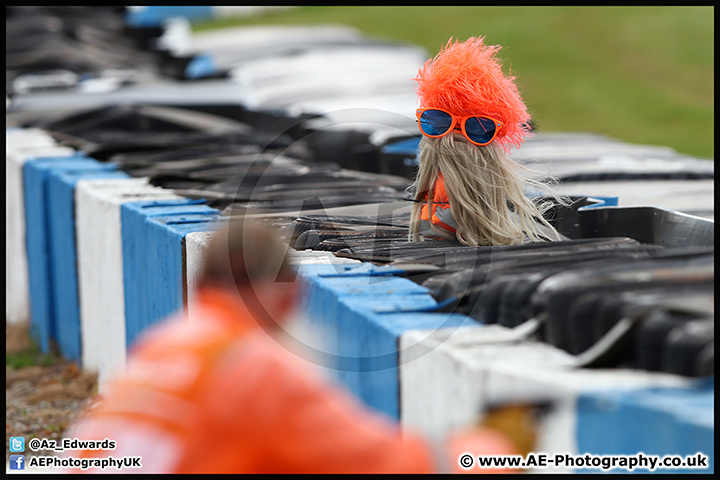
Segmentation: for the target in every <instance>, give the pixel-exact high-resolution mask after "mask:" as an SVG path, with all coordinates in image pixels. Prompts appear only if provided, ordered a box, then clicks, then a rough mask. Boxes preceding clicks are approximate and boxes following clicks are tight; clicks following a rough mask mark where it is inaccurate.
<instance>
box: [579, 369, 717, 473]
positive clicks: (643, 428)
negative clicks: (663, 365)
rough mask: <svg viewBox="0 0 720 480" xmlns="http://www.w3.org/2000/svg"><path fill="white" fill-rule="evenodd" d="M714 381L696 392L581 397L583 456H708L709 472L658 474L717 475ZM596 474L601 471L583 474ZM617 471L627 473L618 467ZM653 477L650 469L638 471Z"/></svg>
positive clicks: (650, 391)
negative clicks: (588, 454)
mask: <svg viewBox="0 0 720 480" xmlns="http://www.w3.org/2000/svg"><path fill="white" fill-rule="evenodd" d="M713 387H714V378H710V379H707V380H705V381H704V382H700V383H699V385H698V386H697V388H688V389H679V388H648V389H641V390H632V391H626V390H617V391H610V392H607V391H605V392H587V393H583V394H581V395H580V396H579V398H578V405H577V438H578V453H585V452H589V453H592V454H594V455H636V454H637V453H639V452H642V453H644V454H646V455H659V456H664V455H680V456H692V455H695V454H697V453H702V454H704V455H707V456H708V457H709V458H708V467H709V468H708V469H699V470H697V469H691V468H673V469H664V468H663V469H662V470H655V472H656V473H712V472H714V451H715V440H714V431H715V413H714V412H715V408H714V406H715V393H714V389H713ZM579 471H580V472H583V473H585V472H587V473H597V472H599V471H600V470H594V469H590V470H579ZM613 471H614V472H627V470H623V469H616V470H613ZM634 471H636V472H639V473H648V472H649V470H648V469H638V470H634Z"/></svg>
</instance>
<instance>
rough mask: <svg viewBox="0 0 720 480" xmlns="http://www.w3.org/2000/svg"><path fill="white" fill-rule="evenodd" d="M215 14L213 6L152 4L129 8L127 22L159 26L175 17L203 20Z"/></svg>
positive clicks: (135, 25)
mask: <svg viewBox="0 0 720 480" xmlns="http://www.w3.org/2000/svg"><path fill="white" fill-rule="evenodd" d="M213 15H214V13H213V7H211V6H188V5H175V6H160V5H151V6H144V7H137V8H135V9H131V10H128V11H127V12H126V14H125V22H126V23H127V24H128V25H130V26H133V27H159V26H161V25H162V24H163V22H164V21H165V20H167V19H169V18H173V17H185V18H187V19H188V20H203V19H207V18H211V17H212V16H213Z"/></svg>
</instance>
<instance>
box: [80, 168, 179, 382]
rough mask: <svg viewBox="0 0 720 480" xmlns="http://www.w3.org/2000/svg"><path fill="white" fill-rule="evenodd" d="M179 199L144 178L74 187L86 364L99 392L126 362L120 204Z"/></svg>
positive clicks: (92, 181)
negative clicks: (93, 373) (94, 372)
mask: <svg viewBox="0 0 720 480" xmlns="http://www.w3.org/2000/svg"><path fill="white" fill-rule="evenodd" d="M167 198H180V197H178V196H177V195H175V194H173V193H172V192H170V191H168V190H165V189H162V188H158V187H154V186H152V185H150V184H149V183H148V182H147V179H146V178H132V179H130V178H129V179H120V180H80V181H79V182H78V183H77V186H76V189H75V199H76V202H75V203H76V238H77V256H78V287H79V300H80V322H81V333H82V335H81V337H82V347H83V348H82V352H83V355H82V364H83V368H85V369H86V370H90V371H96V372H98V385H99V390H100V391H102V390H103V389H104V387H105V385H106V383H107V380H108V378H109V377H110V376H111V375H112V374H113V373H114V372H116V371H118V370H120V369H122V367H123V366H124V364H125V354H126V349H127V347H126V342H125V293H124V287H123V263H122V243H121V242H122V237H121V225H120V206H121V205H122V204H123V203H125V202H132V201H139V200H154V199H167Z"/></svg>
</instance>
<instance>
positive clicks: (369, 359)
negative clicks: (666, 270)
mask: <svg viewBox="0 0 720 480" xmlns="http://www.w3.org/2000/svg"><path fill="white" fill-rule="evenodd" d="M21 133H22V134H21ZM21 138H22V139H24V140H27V141H30V142H33V143H34V142H38V143H42V142H45V144H46V146H45V147H37V146H36V147H34V148H33V149H30V148H28V147H27V144H25V145H24V146H19V145H18V141H19V140H20V139H21ZM48 138H49V137H48V136H44V135H42V134H41V132H37V131H32V130H27V131H22V132H19V131H17V130H14V129H13V130H8V132H7V140H8V148H9V150H8V152H9V156H8V158H9V160H11V161H9V162H8V169H11V167H12V168H14V169H15V170H14V171H15V174H16V178H17V175H18V174H21V176H22V180H23V181H22V182H21V185H22V187H23V191H24V194H23V195H22V196H19V195H17V193H18V192H17V191H14V193H13V191H10V190H9V191H8V195H10V194H11V193H13V195H14V198H24V201H23V202H21V203H20V204H17V203H15V204H11V203H9V204H8V209H9V211H10V210H12V211H13V212H15V213H14V214H15V216H16V217H20V218H24V219H25V222H26V224H27V241H28V244H27V258H28V268H29V271H28V273H29V277H30V284H31V288H30V289H29V298H30V301H29V302H28V303H29V306H30V309H31V312H32V316H31V324H32V325H33V332H35V334H36V335H38V338H39V339H41V341H42V343H41V344H42V345H43V348H48V347H47V345H46V344H48V343H50V342H51V339H52V340H53V341H55V342H57V344H58V348H59V349H60V351H61V352H62V353H63V355H66V356H68V357H70V358H76V359H78V362H79V363H80V364H81V365H82V366H83V368H86V369H91V370H96V371H98V372H99V375H100V381H101V385H102V383H103V382H106V381H107V379H108V378H109V377H110V376H111V375H112V374H113V373H115V372H117V371H118V370H119V369H121V368H122V364H123V363H124V359H125V354H126V351H127V348H128V346H129V345H131V343H132V341H133V340H134V339H136V338H137V335H138V334H139V333H141V332H142V330H143V329H144V328H147V327H148V326H149V325H151V324H153V323H154V322H156V321H159V320H160V319H161V318H163V317H164V316H165V315H168V314H170V313H172V312H173V311H176V310H178V309H181V308H187V309H188V310H189V311H190V312H192V308H193V307H192V294H191V293H192V285H193V281H194V277H195V276H196V275H197V271H198V269H199V268H200V266H201V264H202V256H203V252H204V249H205V248H206V246H207V242H208V240H209V239H210V238H211V236H212V230H213V228H214V225H216V223H214V222H216V221H218V219H220V218H221V214H220V211H219V210H217V209H214V208H211V207H208V206H207V205H206V203H205V202H204V201H202V200H193V199H189V198H187V197H183V196H180V195H177V194H176V193H174V192H173V191H171V190H168V189H164V188H161V187H157V186H153V185H151V184H150V182H149V179H148V178H147V177H130V176H129V175H128V174H127V173H124V172H122V171H119V170H118V168H117V165H114V164H113V163H112V162H110V163H108V162H98V161H96V160H94V159H92V158H90V157H87V156H84V155H83V154H80V153H78V152H68V149H65V150H59V148H60V147H58V146H57V145H56V144H54V143H53V142H49V141H48V140H47V139H48ZM43 148H45V149H46V151H47V152H62V153H65V154H66V155H65V156H45V155H44V153H43ZM21 152H33V153H32V155H38V156H37V157H31V158H28V157H27V156H26V157H23V156H22V153H21ZM51 154H52V153H51ZM18 159H23V160H24V161H22V160H18ZM19 164H21V167H22V168H20V165H19ZM382 205H383V204H379V206H378V205H376V206H373V207H370V208H369V210H368V209H366V210H367V213H370V214H369V215H367V214H366V215H361V216H359V217H350V218H349V220H348V221H350V222H351V223H354V224H355V225H356V226H357V227H363V223H365V226H366V225H367V222H370V223H371V224H374V225H375V227H377V225H378V223H379V224H380V226H382V225H383V224H385V227H386V228H390V229H391V231H392V229H393V228H398V226H399V225H402V224H403V222H405V221H406V214H405V213H403V210H402V209H403V208H405V209H406V210H407V206H406V205H403V204H402V203H401V204H397V203H396V204H394V206H390V205H387V206H386V207H382ZM383 208H386V209H387V210H383ZM594 208H595V209H597V211H598V212H602V211H607V210H612V209H613V208H616V209H618V211H622V209H620V208H618V207H602V206H601V207H597V206H596V207H594ZM393 209H395V211H394V212H393ZM373 210H374V211H375V212H382V211H385V212H392V213H390V214H388V213H385V214H381V215H379V216H378V215H377V214H376V215H372V214H371V213H372V211H373ZM580 210H581V213H582V212H584V210H583V209H580ZM590 210H593V209H592V208H591V209H590ZM346 211H347V210H346V209H345V210H344V209H343V207H338V208H335V209H328V210H326V211H325V212H316V213H313V212H304V213H303V214H301V213H297V214H294V213H290V214H284V213H278V214H275V215H276V216H275V217H274V218H276V219H277V220H276V223H277V224H278V225H292V222H293V221H295V222H296V223H297V222H298V221H310V222H311V224H310V227H312V228H311V229H309V230H308V229H305V230H303V231H302V232H300V231H299V232H300V233H299V234H297V235H294V238H295V241H297V240H298V239H299V238H300V237H301V236H302V235H304V234H306V233H308V232H311V231H313V230H312V229H313V228H314V229H315V231H322V228H321V227H322V226H325V227H330V228H338V226H340V225H341V223H342V221H343V219H344V218H345V217H346V216H345V215H344V213H345V212H346ZM575 213H576V214H577V211H576V212H575ZM662 213H664V214H665V215H669V216H672V214H673V213H675V212H669V211H665V212H662ZM260 215H262V214H260ZM269 215H273V214H269ZM303 215H304V216H303ZM323 215H325V217H323ZM328 215H329V216H328ZM680 215H682V214H680ZM684 217H687V216H684ZM10 218H11V216H9V217H8V219H10ZM267 218H273V217H270V216H268V217H267ZM688 218H689V217H688ZM303 219H305V220H303ZM328 220H329V221H328ZM698 220H700V219H698ZM323 222H324V223H323ZM703 222H709V221H701V222H698V225H700V224H702V225H703V226H707V225H706V224H705V223H703ZM710 223H711V222H710ZM610 224H611V225H613V222H610ZM662 224H663V225H664V224H667V221H664V222H662ZM285 228H289V227H287V226H286V227H285ZM302 228H305V227H302ZM301 230H302V229H301ZM660 230H662V229H660ZM359 231H361V230H359ZM656 231H657V229H656ZM691 231H695V230H691ZM697 231H700V230H697ZM41 232H46V234H44V235H43V234H41ZM287 233H288V235H289V236H288V238H289V239H291V238H292V237H293V234H292V232H291V230H287ZM658 233H661V232H658ZM616 238H617V237H606V238H598V237H597V236H596V237H595V238H588V239H581V238H579V239H576V240H571V241H570V243H573V242H576V248H580V249H582V248H586V249H592V246H594V247H595V248H596V249H598V248H599V251H603V250H602V249H603V248H605V249H607V250H606V251H620V250H623V249H627V250H628V251H630V250H632V249H633V248H634V249H636V250H637V246H636V245H638V242H637V241H631V240H630V239H625V240H617V239H616ZM661 238H663V236H662V235H658V236H657V237H656V238H654V240H657V239H661ZM696 238H697V239H698V243H700V244H703V243H704V244H706V245H707V243H708V242H711V238H708V237H707V235H705V236H703V235H699V236H697V237H696ZM41 239H42V240H43V241H38V240H41ZM330 240H333V239H327V240H324V241H330ZM391 240H392V241H390V242H389V243H388V242H383V241H380V242H378V243H375V244H373V243H372V242H371V243H369V244H368V243H367V242H365V243H363V241H362V239H358V238H354V239H353V240H351V239H347V238H346V239H344V240H343V241H344V242H345V247H346V248H344V249H339V250H337V251H336V253H335V254H334V255H329V254H327V253H322V252H321V251H319V250H315V254H314V255H311V253H312V252H311V251H306V252H305V254H304V255H300V254H297V256H294V257H293V258H294V260H293V263H295V264H296V265H297V271H298V273H299V275H300V277H301V279H302V281H303V282H304V284H305V285H306V288H305V295H304V297H303V301H302V308H301V310H302V313H303V322H305V324H304V328H307V329H308V330H309V331H314V332H315V331H319V332H324V334H323V335H322V336H321V337H318V338H316V339H314V340H312V341H309V342H307V345H308V346H309V347H311V348H310V350H312V352H313V353H312V355H314V357H313V358H315V359H316V360H317V361H318V362H319V363H320V364H321V365H322V366H324V367H327V368H328V369H329V371H330V372H331V373H332V374H333V376H334V377H335V378H336V379H337V380H338V381H339V382H341V383H343V384H344V385H346V386H347V387H348V388H349V389H350V390H351V391H352V392H353V393H354V394H355V395H357V396H358V397H359V398H360V399H362V400H363V401H364V402H365V403H366V404H367V405H369V406H371V407H372V408H374V409H376V410H377V411H379V412H382V413H384V414H386V415H388V416H390V417H393V418H396V419H398V420H400V422H401V424H402V425H403V427H404V428H411V429H413V430H420V431H422V432H424V433H425V434H427V435H428V436H430V437H431V438H441V437H443V436H444V435H446V434H447V433H448V432H449V431H451V430H452V429H455V428H460V427H463V426H467V425H468V424H470V423H472V422H473V421H474V419H476V418H477V416H478V415H479V414H480V412H481V411H482V410H483V409H484V408H485V407H487V406H489V405H492V404H494V403H502V402H507V401H510V400H511V401H538V400H540V399H542V400H548V399H550V400H552V404H553V410H552V411H551V413H550V414H549V416H548V417H547V419H546V421H545V422H544V423H543V425H544V426H543V428H542V431H541V432H540V441H539V444H538V449H540V450H543V451H548V452H557V451H563V452H575V453H584V452H592V453H596V454H616V453H617V454H623V453H627V454H630V453H637V452H638V451H642V452H644V453H646V454H650V453H652V454H658V455H662V454H671V453H672V454H693V453H696V451H701V452H703V453H708V454H710V452H711V451H712V432H713V430H714V425H713V416H712V414H711V412H710V410H709V409H710V408H712V405H713V401H714V396H713V394H712V387H711V386H710V387H709V386H708V385H711V380H710V379H711V378H712V377H709V379H708V378H706V379H704V380H703V379H693V378H689V377H687V376H683V375H679V374H678V373H680V372H676V373H665V372H658V371H650V369H648V370H642V369H638V368H628V367H613V368H595V369H590V368H577V365H576V362H577V357H576V356H574V355H571V354H570V353H569V352H566V351H565V350H563V349H561V348H557V347H556V346H554V345H552V344H551V343H548V342H547V341H540V340H539V339H533V338H528V337H527V335H523V332H522V331H520V330H521V329H522V328H523V327H522V325H521V326H518V327H515V328H508V327H506V326H503V325H502V324H488V323H487V322H483V321H479V320H478V319H477V318H473V317H472V316H468V315H466V314H463V313H457V312H452V311H444V308H446V305H443V302H442V300H438V299H437V298H436V297H435V296H434V295H433V290H432V289H430V288H427V287H424V286H423V285H421V284H420V283H418V282H417V281H415V280H416V278H415V277H414V276H413V274H417V272H418V270H412V268H411V265H413V264H414V265H415V266H416V267H417V265H418V262H420V261H422V260H423V259H428V258H434V257H433V255H435V256H438V255H437V252H432V253H431V252H429V251H428V252H426V253H422V252H420V253H418V252H419V250H423V248H424V249H425V250H426V251H427V250H428V248H427V245H426V246H424V247H420V246H419V245H418V246H415V247H412V245H411V244H407V243H406V245H408V247H412V248H410V249H409V250H408V253H410V256H409V257H407V259H405V260H403V259H402V258H400V257H402V255H401V252H403V251H404V250H403V247H401V244H402V242H404V238H400V237H398V236H397V234H395V236H394V237H392V239H391ZM645 240H646V241H647V240H648V239H645ZM353 241H357V242H359V243H358V245H360V246H359V247H357V248H355V247H354V246H353V245H354V244H353ZM33 242H36V243H33ZM392 242H395V243H392ZM603 242H604V243H603ZM362 245H366V246H365V247H363V246H362ZM582 245H587V246H586V247H581V246H582ZM605 245H606V246H605ZM644 245H645V246H644V247H643V248H641V249H640V250H638V251H642V250H643V249H644V250H646V251H647V252H649V253H648V254H649V255H651V256H652V255H653V252H655V251H656V249H657V248H659V249H667V247H662V246H661V245H657V244H656V245H657V247H656V248H654V247H653V245H652V244H647V243H646V244H644ZM17 247H18V246H17V245H16V246H15V248H16V250H17V251H21V250H22V248H17ZM19 247H22V245H20V246H19ZM316 247H317V245H316ZM363 248H365V249H366V250H367V249H368V248H369V249H370V250H372V249H373V248H374V249H376V250H378V251H377V254H378V255H379V254H381V253H382V251H383V249H385V250H384V251H386V252H387V251H394V252H396V254H397V255H400V257H398V256H397V255H396V257H395V258H390V257H387V258H386V261H384V262H381V264H373V263H367V262H357V261H355V262H353V263H343V262H350V261H352V260H348V259H352V257H353V255H354V254H355V253H354V252H359V253H358V258H362V255H366V254H363V253H362V252H363ZM503 248H505V249H507V248H512V247H499V249H500V250H498V252H496V253H495V254H494V255H496V256H497V255H500V254H501V252H502V249H503ZM618 248H619V249H620V250H617V249H618ZM703 248H706V253H707V248H708V247H703ZM418 249H419V250H418ZM447 250H448V252H446V254H443V255H442V256H443V259H442V261H443V262H444V263H441V264H438V265H441V266H444V267H450V266H451V265H453V264H462V263H463V262H467V260H462V258H463V257H462V256H460V257H458V259H457V260H453V258H454V256H453V255H457V252H461V253H462V251H463V250H466V251H467V250H473V251H474V252H475V254H477V251H478V250H479V249H473V248H472V247H463V246H458V247H452V246H451V245H448V248H447ZM681 250H683V249H681ZM684 250H685V251H686V250H687V249H684ZM451 251H454V252H456V253H455V254H452V253H450V252H451ZM709 251H712V248H710V250H709ZM412 252H415V253H412ZM668 254H669V252H668ZM8 255H10V251H8ZM338 255H340V256H338ZM428 255H430V257H428ZM465 255H467V254H465ZM526 255H527V254H526ZM378 258H380V257H378V256H377V255H376V256H375V261H377V259H378ZM526 258H527V257H526ZM699 258H702V257H699ZM73 259H75V260H73ZM387 260H390V261H389V262H388V261H387ZM433 261H435V260H433ZM319 262H322V263H319ZM698 262H700V264H701V265H702V260H698ZM496 263H497V262H496ZM74 265H75V267H74ZM425 265H430V264H425ZM707 265H709V264H707ZM42 266H44V268H41V267H42ZM426 268H428V267H426ZM452 268H454V267H452ZM406 269H408V270H406ZM408 272H410V274H408ZM568 273H570V272H568ZM695 274H696V275H697V272H696V273H695ZM16 278H18V277H15V278H13V281H12V283H15V282H17V280H16ZM41 279H42V280H41ZM42 282H46V283H44V284H42V285H41V283H42ZM42 286H44V289H43V288H41V287H42ZM73 289H75V291H76V292H77V293H76V295H75V297H73V295H72V294H71V293H72V291H73ZM692 292H695V293H696V292H697V290H692V291H691V293H692ZM662 312H663V310H656V311H655V313H654V315H655V318H657V317H658V315H660V314H661V313H662ZM670 313H671V312H670V311H667V312H666V313H665V314H666V315H667V314H670ZM676 315H677V314H676ZM191 320H192V315H191ZM655 323H657V320H655ZM685 324H687V322H684V324H683V325H685ZM526 327H527V326H525V328H526ZM643 328H646V329H647V328H652V324H649V323H648V324H647V326H643ZM666 330H668V331H669V329H667V328H666ZM683 335H685V336H687V335H691V334H683V333H677V334H676V335H675V336H674V337H673V338H674V340H673V342H675V343H673V342H671V343H672V345H670V348H671V349H672V348H675V350H677V349H678V348H682V347H676V346H674V345H676V344H677V343H678V342H680V343H682V339H679V338H675V337H681V336H683ZM695 335H696V337H697V336H698V335H699V338H705V337H706V336H707V334H702V333H698V334H695ZM666 338H667V337H666ZM69 339H70V340H69ZM313 342H314V343H313ZM688 342H690V344H692V341H690V340H687V341H686V343H685V344H688ZM696 344H697V341H696ZM703 345H707V343H705V344H703ZM691 350H692V351H693V352H696V353H698V352H699V351H703V352H704V351H705V350H706V349H705V347H704V346H703V348H700V349H698V348H694V349H693V348H691ZM666 351H667V347H666ZM700 363H701V362H700ZM706 373H707V372H706ZM101 388H102V387H101ZM449 406H452V408H450V407H449ZM690 412H692V414H691V413H690ZM678 438H686V439H687V440H686V441H680V440H678ZM612 439H615V440H612ZM712 458H713V457H712V455H711V454H710V465H711V469H712V468H713V465H714V464H713V459H712Z"/></svg>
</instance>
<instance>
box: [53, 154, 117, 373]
mask: <svg viewBox="0 0 720 480" xmlns="http://www.w3.org/2000/svg"><path fill="white" fill-rule="evenodd" d="M89 160H90V161H89V162H88V164H87V166H84V167H81V168H77V167H67V166H66V165H64V163H63V162H58V163H53V164H52V166H51V167H50V168H49V171H48V174H49V175H48V183H47V200H48V203H47V213H48V232H49V246H50V270H51V278H52V282H51V286H50V288H51V289H52V293H51V295H52V297H53V299H54V305H55V313H54V319H55V324H56V341H57V343H58V346H59V348H60V352H61V353H62V354H63V356H64V357H65V358H68V359H70V360H75V361H77V362H80V361H81V359H82V350H81V344H82V341H81V335H80V305H79V291H78V270H77V250H76V241H75V184H76V183H77V181H78V180H81V179H100V178H108V179H109V178H128V175H127V174H126V173H124V172H121V171H118V170H117V166H116V165H113V164H103V163H100V162H97V161H95V160H91V159H89Z"/></svg>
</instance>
